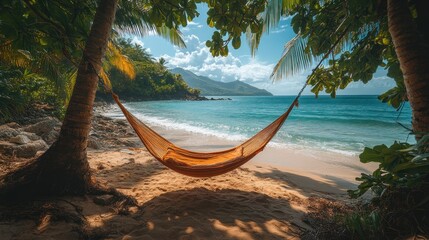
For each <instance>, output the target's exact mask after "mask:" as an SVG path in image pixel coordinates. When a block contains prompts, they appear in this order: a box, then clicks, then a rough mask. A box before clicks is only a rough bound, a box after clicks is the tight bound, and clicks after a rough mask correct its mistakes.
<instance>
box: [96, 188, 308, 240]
mask: <svg viewBox="0 0 429 240" xmlns="http://www.w3.org/2000/svg"><path fill="white" fill-rule="evenodd" d="M139 209H140V210H139V211H138V212H136V213H134V214H131V215H129V216H126V217H124V216H120V215H116V216H114V217H113V218H110V219H106V220H105V221H103V224H102V225H101V226H99V227H96V228H89V229H88V236H90V237H92V238H97V237H98V238H115V239H116V238H117V239H122V238H123V237H127V239H294V238H298V236H299V235H300V233H301V232H302V230H303V229H304V228H303V226H305V225H304V224H303V223H302V222H301V221H300V218H301V216H302V215H303V214H304V213H303V212H302V211H300V210H296V209H294V208H292V207H291V204H290V202H289V201H288V200H286V199H282V198H272V197H270V196H268V195H265V194H261V193H257V192H245V191H240V190H235V189H222V190H213V191H212V190H208V189H206V188H193V189H190V190H179V191H174V192H168V193H164V194H161V195H159V196H157V197H155V198H153V199H152V200H150V201H148V202H145V203H144V204H143V205H142V206H140V207H139ZM124 218H127V219H128V220H124Z"/></svg>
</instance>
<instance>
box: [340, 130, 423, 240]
mask: <svg viewBox="0 0 429 240" xmlns="http://www.w3.org/2000/svg"><path fill="white" fill-rule="evenodd" d="M359 157H360V161H361V162H363V163H369V162H375V163H379V166H378V168H377V169H376V170H375V171H374V172H373V173H372V174H364V173H362V175H361V177H358V178H356V180H358V181H360V182H361V183H360V184H359V186H358V189H356V190H349V191H348V193H349V195H350V196H351V197H353V198H358V197H360V196H362V195H363V194H365V193H367V192H368V191H371V192H372V193H373V198H372V200H371V202H370V203H369V204H367V205H364V207H365V208H367V210H365V208H363V209H361V210H360V211H358V212H356V213H354V214H352V215H349V216H348V217H347V218H346V226H347V229H348V230H349V231H350V232H351V233H353V234H355V235H356V236H357V238H359V239H365V238H367V239H391V238H398V237H400V238H406V237H410V236H423V237H429V134H426V135H424V136H423V137H422V138H421V139H420V140H419V141H417V143H416V144H408V143H398V142H395V143H394V144H393V145H391V146H390V147H387V146H386V145H378V146H375V147H373V148H365V150H364V151H363V153H362V154H361V155H360V156H359ZM368 209H371V210H368Z"/></svg>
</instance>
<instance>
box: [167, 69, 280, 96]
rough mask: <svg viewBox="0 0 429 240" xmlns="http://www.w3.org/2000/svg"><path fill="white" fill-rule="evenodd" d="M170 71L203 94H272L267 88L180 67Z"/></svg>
mask: <svg viewBox="0 0 429 240" xmlns="http://www.w3.org/2000/svg"><path fill="white" fill-rule="evenodd" d="M170 72H172V73H176V74H180V75H182V78H183V79H184V80H185V81H186V83H187V84H188V85H189V87H191V88H196V89H199V90H200V91H201V95H203V96H272V94H271V93H270V92H268V91H267V90H264V89H259V88H256V87H253V86H251V85H249V84H247V83H244V82H241V81H233V82H219V81H215V80H212V79H210V78H208V77H204V76H198V75H196V74H194V73H193V72H191V71H188V70H185V69H182V68H174V69H172V70H170Z"/></svg>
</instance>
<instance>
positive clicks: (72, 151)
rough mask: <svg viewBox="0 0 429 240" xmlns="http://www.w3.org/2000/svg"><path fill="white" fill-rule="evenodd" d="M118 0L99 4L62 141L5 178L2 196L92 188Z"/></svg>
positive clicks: (0, 191) (61, 135)
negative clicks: (98, 98) (103, 72)
mask: <svg viewBox="0 0 429 240" xmlns="http://www.w3.org/2000/svg"><path fill="white" fill-rule="evenodd" d="M117 1H118V0H102V1H99V6H98V8H97V11H96V14H95V17H94V21H93V24H92V26H91V31H90V34H89V37H88V39H87V41H86V46H85V50H84V52H83V57H82V61H81V62H80V65H79V69H78V73H77V78H76V84H75V86H74V89H73V94H72V97H71V100H70V103H69V107H68V109H67V112H66V115H65V118H64V122H63V125H62V128H61V132H60V135H59V138H58V140H57V141H56V142H55V143H54V144H53V145H52V146H51V147H50V148H49V149H48V150H47V151H46V152H45V153H44V154H43V155H42V156H41V157H40V158H38V159H36V160H35V161H33V162H31V163H29V164H27V165H26V166H24V167H23V168H20V169H18V170H17V171H15V172H11V173H9V174H8V175H6V176H5V177H3V178H2V179H0V183H2V185H3V186H2V187H1V189H0V194H5V193H6V194H8V193H9V194H10V193H15V194H18V195H21V194H30V193H31V194H33V195H46V194H64V193H77V194H82V193H85V192H87V191H88V189H89V188H90V187H91V186H92V181H91V173H90V168H89V164H88V161H87V151H86V149H87V145H88V137H89V132H90V128H91V118H92V108H93V103H94V99H95V93H96V90H97V83H98V76H97V73H98V72H99V71H100V69H101V61H102V58H103V56H104V54H105V49H106V47H107V41H108V39H109V35H110V32H111V30H112V25H113V20H114V17H115V12H116V5H117Z"/></svg>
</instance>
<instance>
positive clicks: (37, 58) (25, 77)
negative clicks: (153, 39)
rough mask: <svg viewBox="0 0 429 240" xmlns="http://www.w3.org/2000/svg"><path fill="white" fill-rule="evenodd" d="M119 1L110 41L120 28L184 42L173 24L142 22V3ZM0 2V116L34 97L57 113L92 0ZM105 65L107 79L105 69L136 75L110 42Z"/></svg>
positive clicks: (66, 94) (74, 65) (15, 110)
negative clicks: (114, 26)
mask: <svg viewBox="0 0 429 240" xmlns="http://www.w3.org/2000/svg"><path fill="white" fill-rule="evenodd" d="M120 4H121V5H120V8H119V10H118V18H117V21H116V25H117V28H116V29H117V33H116V34H113V37H112V41H113V39H114V38H116V37H118V36H119V33H124V32H131V33H134V34H138V35H139V36H144V35H145V34H148V33H149V32H151V33H153V32H155V33H158V34H160V35H161V36H163V37H165V38H167V39H168V40H170V41H171V42H172V43H173V44H176V45H178V46H181V47H183V46H185V45H184V42H183V40H182V39H181V36H180V32H179V31H178V30H177V29H174V28H173V29H169V28H167V27H166V26H164V25H160V26H156V25H154V24H153V23H151V22H147V21H145V20H147V19H149V17H148V16H146V15H144V14H142V13H146V12H145V11H143V6H141V5H139V4H137V5H135V4H134V3H133V2H131V1H122V2H121V3H120ZM1 7H2V11H1V13H0V32H1V33H2V34H0V50H1V51H0V65H1V69H0V74H1V76H2V77H1V78H2V79H1V84H0V92H1V94H0V98H2V103H1V105H0V112H1V115H0V118H1V119H2V120H3V121H5V120H7V119H10V118H11V117H12V116H13V115H16V114H18V113H20V112H22V111H23V110H24V109H26V108H28V107H29V106H30V105H32V104H33V103H34V102H37V101H42V102H46V103H48V104H51V105H53V107H54V108H55V109H58V111H57V112H58V114H57V116H61V115H62V114H61V113H63V110H64V109H65V108H66V107H67V104H68V101H69V100H70V96H71V94H72V89H73V86H74V82H75V79H76V76H77V66H78V63H79V61H80V57H81V56H82V51H83V48H84V43H85V39H86V35H87V34H88V32H89V28H90V26H91V21H92V19H93V17H94V14H95V9H96V1H55V2H51V1H44V0H39V1H9V2H7V3H6V2H5V3H2V6H1ZM17 29H19V30H20V31H16V30H17ZM104 69H105V71H102V72H101V75H102V76H103V78H104V80H106V81H107V82H106V83H107V84H109V83H108V77H107V76H108V74H107V72H109V71H110V70H112V69H116V70H117V71H116V72H118V71H119V72H121V73H122V74H124V75H126V76H127V77H129V78H131V79H133V78H134V77H135V72H134V66H133V65H132V63H131V62H130V61H128V57H126V56H125V55H124V54H123V53H122V52H120V49H119V48H117V46H116V45H115V44H113V42H111V43H110V44H109V46H108V51H107V54H106V57H105V59H104ZM46 88H49V90H48V91H47V89H46ZM26 89H27V90H26ZM30 89H31V90H30ZM36 95H37V97H35V96H36ZM167 95H168V94H167ZM172 97H173V96H172ZM54 99H55V100H54Z"/></svg>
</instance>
